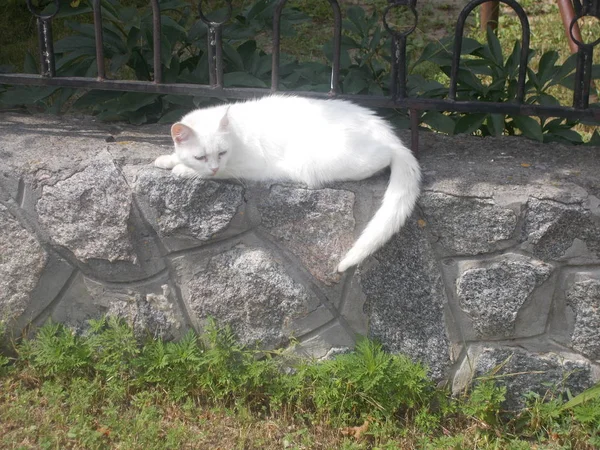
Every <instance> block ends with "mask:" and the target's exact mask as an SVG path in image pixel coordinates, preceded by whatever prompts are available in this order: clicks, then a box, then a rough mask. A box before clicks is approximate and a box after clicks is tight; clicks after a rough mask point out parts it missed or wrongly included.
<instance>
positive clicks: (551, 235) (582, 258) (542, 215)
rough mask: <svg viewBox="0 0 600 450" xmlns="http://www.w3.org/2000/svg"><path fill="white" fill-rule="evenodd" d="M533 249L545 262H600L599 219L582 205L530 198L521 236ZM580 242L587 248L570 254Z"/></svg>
mask: <svg viewBox="0 0 600 450" xmlns="http://www.w3.org/2000/svg"><path fill="white" fill-rule="evenodd" d="M521 239H522V241H527V244H529V245H531V246H532V247H533V249H532V250H533V254H534V255H535V256H537V257H538V258H541V259H544V260H561V259H572V258H577V259H578V260H577V261H573V262H577V263H583V264H585V263H590V262H594V263H598V262H600V218H598V217H594V216H593V215H592V213H591V212H590V211H589V210H587V209H584V208H583V207H582V206H579V205H565V204H563V203H559V202H555V201H551V200H538V199H537V198H530V199H529V201H528V202H527V213H526V215H525V221H524V224H523V230H522V234H521ZM577 240H578V241H580V242H581V243H582V244H585V247H586V248H587V252H586V251H585V249H584V248H582V249H580V250H579V251H576V252H574V253H573V252H571V253H569V252H568V250H569V249H570V248H571V247H572V246H573V245H574V244H575V243H576V241H577Z"/></svg>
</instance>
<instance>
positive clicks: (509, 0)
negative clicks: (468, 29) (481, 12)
mask: <svg viewBox="0 0 600 450" xmlns="http://www.w3.org/2000/svg"><path fill="white" fill-rule="evenodd" d="M488 1H491V0H472V1H471V2H469V4H467V6H465V7H464V8H463V10H462V11H461V12H460V14H459V16H458V21H457V22H456V29H455V34H454V47H453V50H452V68H451V70H450V90H449V94H448V96H449V97H450V99H451V100H455V99H456V89H457V83H458V69H459V64H460V55H461V50H462V39H463V34H464V29H465V23H466V21H467V17H468V16H469V14H471V12H472V11H473V10H474V9H475V8H476V7H477V6H479V5H481V4H482V3H486V2H488ZM500 2H502V3H505V4H507V5H508V6H510V7H511V8H512V9H513V10H514V11H515V13H516V14H517V17H518V18H519V20H520V21H521V57H520V60H519V76H518V79H517V102H519V103H522V102H523V101H524V100H525V75H526V73H527V61H528V59H529V37H530V35H531V30H530V28H529V19H527V14H526V13H525V10H523V8H522V7H521V5H519V3H517V2H516V1H515V0H500Z"/></svg>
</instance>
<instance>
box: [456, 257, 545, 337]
mask: <svg viewBox="0 0 600 450" xmlns="http://www.w3.org/2000/svg"><path fill="white" fill-rule="evenodd" d="M482 265H483V267H475V268H466V269H464V270H462V271H461V273H460V275H459V277H458V279H457V281H456V293H457V297H458V303H459V305H460V308H461V309H462V310H463V311H464V312H465V313H466V314H467V315H468V316H469V317H470V319H471V321H472V326H473V328H474V330H475V331H476V333H477V337H479V338H485V339H493V338H506V337H511V336H514V328H515V324H516V321H517V315H518V314H519V311H520V310H521V308H522V307H523V305H524V304H525V302H526V301H527V300H528V299H529V298H530V297H531V296H532V294H533V292H534V290H535V289H536V288H537V287H539V286H540V285H541V284H542V283H543V282H544V281H546V280H547V279H548V278H549V276H550V274H551V272H552V266H550V265H548V264H545V263H543V262H541V261H537V260H534V259H530V258H527V257H524V256H521V255H516V254H507V255H503V256H502V257H500V258H496V259H495V260H492V262H489V261H488V262H486V263H483V264H482ZM547 303H548V306H547V307H546V308H545V313H546V314H545V315H546V316H547V313H548V308H549V303H550V302H549V300H548V302H547ZM540 309H542V308H539V309H538V310H537V311H536V312H535V313H534V314H538V315H539V314H540ZM543 326H544V324H543V323H542V330H541V331H543ZM537 331H540V330H537Z"/></svg>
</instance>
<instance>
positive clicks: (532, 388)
mask: <svg viewBox="0 0 600 450" xmlns="http://www.w3.org/2000/svg"><path fill="white" fill-rule="evenodd" d="M598 375H599V374H598V372H597V370H595V369H594V368H593V366H591V365H590V362H589V361H587V360H585V358H582V357H580V356H578V355H575V354H570V353H561V352H558V351H557V352H538V351H535V352H533V351H532V352H530V351H527V350H522V349H516V348H506V347H504V348H503V347H498V346H485V345H481V344H474V345H471V346H470V347H469V349H468V351H467V354H466V355H465V357H464V358H463V361H462V362H461V364H460V367H459V369H458V371H457V372H456V375H455V376H454V380H453V384H452V391H453V393H454V394H459V393H460V392H463V391H464V390H465V389H467V388H468V387H469V386H470V385H471V384H472V383H473V381H474V380H475V379H477V378H478V377H483V376H490V377H491V378H492V379H493V381H494V382H495V383H496V384H497V385H499V386H505V387H506V388H507V392H506V400H505V402H504V403H503V407H504V408H505V409H508V410H518V409H521V408H523V407H524V406H525V398H524V395H525V394H526V393H528V392H536V393H538V394H540V395H544V394H545V393H546V392H547V391H548V390H549V389H552V390H554V392H555V393H560V392H564V391H565V390H566V389H569V390H570V392H571V394H573V395H577V394H579V393H580V392H582V391H584V390H585V389H587V388H589V387H590V386H592V385H594V383H595V382H596V381H598V379H599V376H598Z"/></svg>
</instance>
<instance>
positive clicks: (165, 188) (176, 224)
mask: <svg viewBox="0 0 600 450" xmlns="http://www.w3.org/2000/svg"><path fill="white" fill-rule="evenodd" d="M135 192H136V194H137V196H138V200H139V204H140V208H141V209H142V211H143V213H144V215H145V216H146V218H147V219H148V220H149V222H150V224H151V225H152V226H153V227H154V229H155V230H156V231H157V233H158V235H159V236H160V237H161V238H162V240H163V242H164V243H165V245H166V246H167V248H169V250H181V249H184V248H190V247H197V246H198V245H199V244H200V243H203V242H208V241H210V240H212V239H215V238H217V237H218V238H225V237H230V236H233V235H235V234H239V233H240V232H241V231H244V230H245V229H247V226H245V224H244V221H243V217H241V218H240V220H238V221H235V222H234V218H235V217H236V214H237V213H238V210H241V209H242V207H243V205H244V189H243V188H242V187H241V186H238V185H235V184H231V183H227V182H215V181H209V180H203V179H200V178H196V179H189V178H178V177H175V176H173V175H171V173H170V172H169V171H165V170H161V169H155V168H144V169H143V170H140V171H139V172H138V174H137V179H136V182H135ZM242 214H243V211H242Z"/></svg>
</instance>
